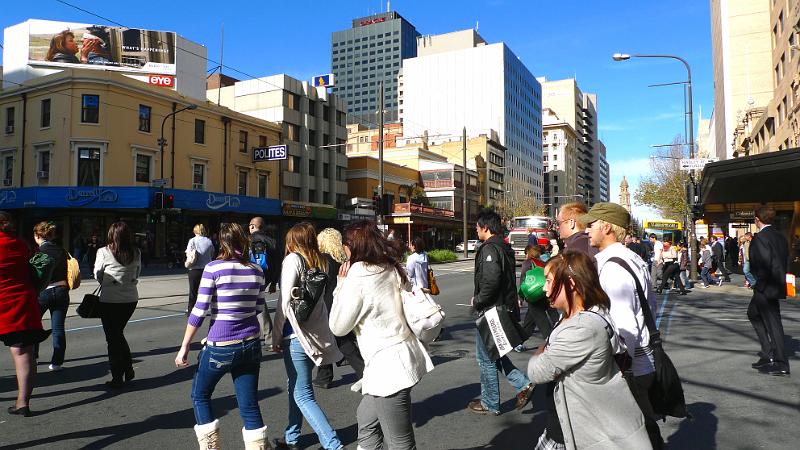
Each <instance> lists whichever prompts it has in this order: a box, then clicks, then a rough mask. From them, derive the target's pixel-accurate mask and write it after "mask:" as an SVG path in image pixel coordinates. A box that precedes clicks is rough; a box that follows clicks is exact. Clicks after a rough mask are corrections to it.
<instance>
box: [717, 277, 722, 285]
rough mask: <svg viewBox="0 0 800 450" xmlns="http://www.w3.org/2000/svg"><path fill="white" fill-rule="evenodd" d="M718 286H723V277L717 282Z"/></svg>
mask: <svg viewBox="0 0 800 450" xmlns="http://www.w3.org/2000/svg"><path fill="white" fill-rule="evenodd" d="M717 286H722V278H720V279H719V281H718V282H717Z"/></svg>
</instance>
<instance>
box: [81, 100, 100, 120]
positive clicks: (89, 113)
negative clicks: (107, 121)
mask: <svg viewBox="0 0 800 450" xmlns="http://www.w3.org/2000/svg"><path fill="white" fill-rule="evenodd" d="M98 122H100V96H99V95H90V94H83V96H82V98H81V123H98Z"/></svg>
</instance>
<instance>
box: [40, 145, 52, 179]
mask: <svg viewBox="0 0 800 450" xmlns="http://www.w3.org/2000/svg"><path fill="white" fill-rule="evenodd" d="M38 167H39V169H38V171H39V172H44V173H47V174H48V175H47V176H46V177H42V178H48V177H49V176H50V175H49V174H50V151H49V150H46V151H42V152H39V162H38Z"/></svg>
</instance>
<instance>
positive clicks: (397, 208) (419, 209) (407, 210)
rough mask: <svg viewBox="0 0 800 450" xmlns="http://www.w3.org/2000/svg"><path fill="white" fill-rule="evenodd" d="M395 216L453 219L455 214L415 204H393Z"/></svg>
mask: <svg viewBox="0 0 800 450" xmlns="http://www.w3.org/2000/svg"><path fill="white" fill-rule="evenodd" d="M394 213H395V214H427V215H429V216H441V217H455V212H454V211H450V210H447V209H439V208H434V207H432V206H425V205H418V204H416V203H395V204H394Z"/></svg>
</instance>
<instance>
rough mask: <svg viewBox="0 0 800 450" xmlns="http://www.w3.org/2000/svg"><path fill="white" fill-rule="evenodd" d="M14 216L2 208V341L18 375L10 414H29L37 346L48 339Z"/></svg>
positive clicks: (0, 260) (0, 313)
mask: <svg viewBox="0 0 800 450" xmlns="http://www.w3.org/2000/svg"><path fill="white" fill-rule="evenodd" d="M15 231H16V230H15V229H14V223H13V221H12V218H11V215H10V214H8V213H7V212H5V211H0V340H2V341H3V343H4V344H5V345H6V346H7V347H8V348H9V350H10V351H11V358H12V359H13V360H14V369H15V370H16V375H17V401H16V402H15V403H14V406H9V407H8V413H9V414H15V415H21V416H25V417H28V416H29V415H30V407H29V403H28V402H29V401H30V399H31V393H32V392H33V381H34V378H36V356H35V354H34V353H35V350H34V346H35V345H36V344H38V343H39V342H42V341H43V340H45V339H46V338H47V336H48V333H47V332H46V331H44V330H42V319H41V314H40V313H39V304H38V302H37V301H36V288H34V286H33V280H32V278H31V269H30V265H29V264H28V260H29V259H30V257H31V252H30V250H29V249H28V246H27V245H26V244H25V243H24V242H23V241H22V240H20V239H18V238H17V237H16V236H15Z"/></svg>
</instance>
